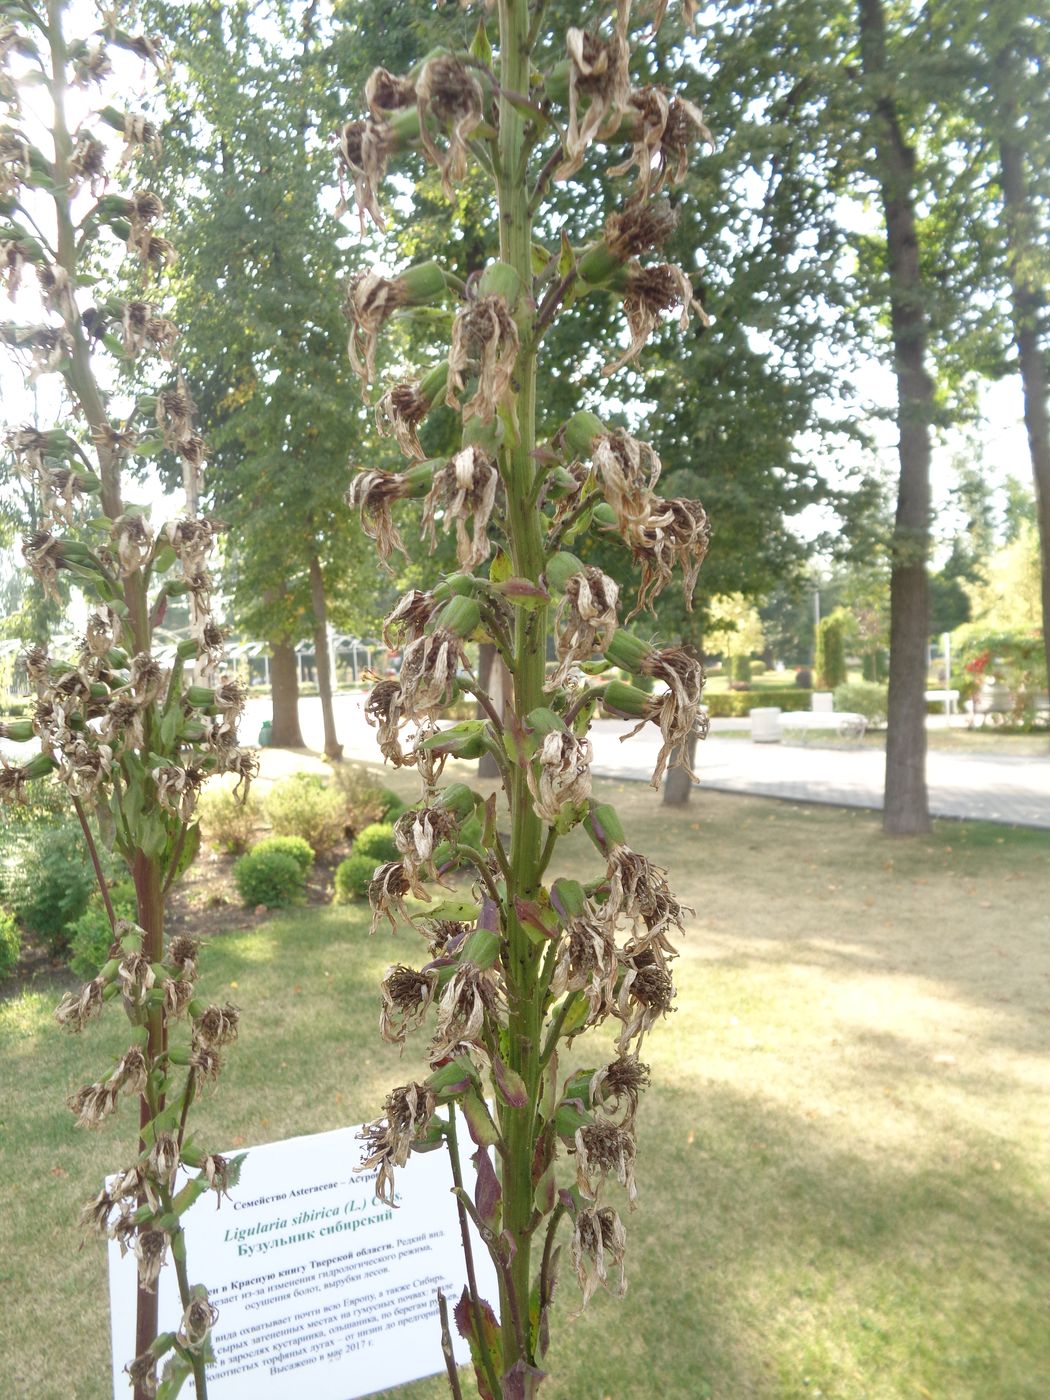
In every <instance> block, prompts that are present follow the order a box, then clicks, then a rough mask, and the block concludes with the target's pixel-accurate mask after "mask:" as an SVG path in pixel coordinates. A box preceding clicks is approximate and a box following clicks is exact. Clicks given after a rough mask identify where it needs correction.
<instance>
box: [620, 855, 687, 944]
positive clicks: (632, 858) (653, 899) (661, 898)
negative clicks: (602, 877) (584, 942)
mask: <svg viewBox="0 0 1050 1400" xmlns="http://www.w3.org/2000/svg"><path fill="white" fill-rule="evenodd" d="M608 874H609V898H608V900H607V901H606V905H605V911H606V915H607V917H608V918H610V919H616V918H620V917H622V918H625V919H628V920H630V921H631V922H632V923H633V924H634V925H635V928H636V929H637V927H638V924H639V923H641V924H642V925H644V927H645V929H646V931H647V935H648V938H650V939H652V938H657V937H659V936H661V935H663V934H664V932H665V931H666V930H667V929H668V928H672V927H673V928H676V929H677V930H678V931H679V933H684V931H685V925H684V914H685V912H686V909H685V906H684V905H682V904H679V902H678V900H677V899H676V898H675V897H674V895H673V894H672V893H671V888H670V886H669V885H668V883H667V878H666V877H667V872H666V871H665V870H663V869H662V868H661V867H660V866H656V865H653V864H652V862H651V861H650V860H648V859H647V858H646V857H645V856H643V855H639V854H638V852H637V851H632V850H631V849H630V847H628V846H613V848H612V850H611V851H610V853H609V868H608ZM690 912H691V911H690ZM672 951H673V950H672Z"/></svg>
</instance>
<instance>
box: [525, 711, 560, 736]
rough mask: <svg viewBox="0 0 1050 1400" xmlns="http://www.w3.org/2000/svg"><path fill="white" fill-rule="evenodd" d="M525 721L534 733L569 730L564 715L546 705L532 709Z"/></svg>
mask: <svg viewBox="0 0 1050 1400" xmlns="http://www.w3.org/2000/svg"><path fill="white" fill-rule="evenodd" d="M525 723H526V724H527V725H528V727H529V729H531V730H532V732H533V733H534V734H543V735H546V734H565V733H566V732H567V731H566V728H565V721H564V720H563V719H562V717H561V716H560V715H556V714H555V713H554V711H553V710H548V709H547V708H546V707H545V706H539V707H538V708H537V709H535V710H530V711H529V713H528V714H527V715H526V717H525Z"/></svg>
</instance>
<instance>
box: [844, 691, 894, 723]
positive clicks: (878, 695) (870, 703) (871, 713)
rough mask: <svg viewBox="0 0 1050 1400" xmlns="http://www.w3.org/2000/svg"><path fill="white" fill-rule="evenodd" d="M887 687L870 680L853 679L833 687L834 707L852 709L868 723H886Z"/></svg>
mask: <svg viewBox="0 0 1050 1400" xmlns="http://www.w3.org/2000/svg"><path fill="white" fill-rule="evenodd" d="M887 694H888V687H886V686H884V685H875V684H874V683H873V682H871V681H854V682H852V683H847V684H846V685H837V686H836V687H835V709H836V710H852V711H853V712H854V713H855V714H858V715H863V716H864V718H865V719H866V720H867V721H868V723H869V724H885V723H886V696H887Z"/></svg>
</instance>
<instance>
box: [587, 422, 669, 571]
mask: <svg viewBox="0 0 1050 1400" xmlns="http://www.w3.org/2000/svg"><path fill="white" fill-rule="evenodd" d="M591 466H592V468H593V470H594V474H595V476H596V477H597V480H598V485H599V486H600V487H601V491H602V495H603V496H604V497H605V499H606V501H607V502H608V504H609V505H610V506H611V507H612V509H613V511H614V512H615V514H616V528H617V532H618V533H619V535H620V536H621V538H622V539H623V540H624V542H625V543H626V544H627V545H629V546H632V547H633V545H634V544H635V542H636V541H640V540H642V539H643V531H644V530H645V529H646V527H647V526H648V525H649V523H650V519H651V517H652V513H653V503H654V501H655V500H656V499H657V498H656V497H655V495H654V492H653V488H654V487H655V485H656V483H657V482H658V481H659V479H660V473H661V471H662V466H661V463H660V458H659V457H658V456H657V454H656V452H655V450H654V449H653V448H652V447H651V446H650V444H649V443H647V442H641V441H640V440H639V439H638V438H635V437H632V436H631V434H630V433H625V432H619V431H617V432H612V433H605V434H603V435H602V436H600V437H598V438H597V439H596V440H595V442H594V445H593V447H592V449H591Z"/></svg>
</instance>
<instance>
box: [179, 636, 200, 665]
mask: <svg viewBox="0 0 1050 1400" xmlns="http://www.w3.org/2000/svg"><path fill="white" fill-rule="evenodd" d="M175 655H176V656H177V657H178V658H179V660H180V661H192V660H193V659H194V658H195V657H196V655H197V643H196V641H195V639H194V638H193V637H187V638H186V640H185V641H184V642H180V643H179V644H178V646H177V647H176V648H175Z"/></svg>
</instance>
